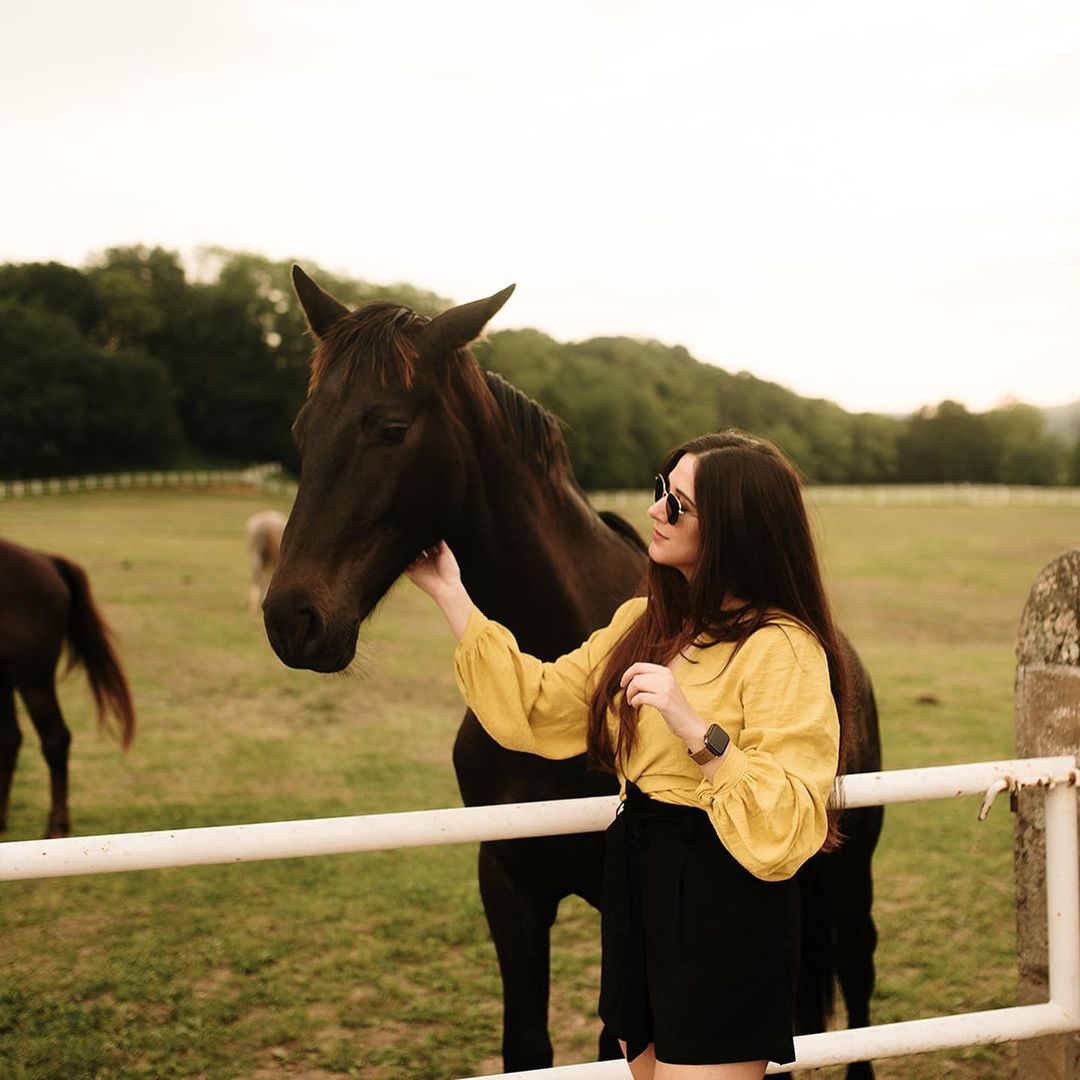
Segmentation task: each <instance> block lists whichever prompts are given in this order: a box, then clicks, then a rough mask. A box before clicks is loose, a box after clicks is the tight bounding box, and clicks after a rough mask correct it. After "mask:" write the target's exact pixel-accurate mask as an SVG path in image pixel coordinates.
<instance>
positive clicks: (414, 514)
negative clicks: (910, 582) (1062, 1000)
mask: <svg viewBox="0 0 1080 1080" xmlns="http://www.w3.org/2000/svg"><path fill="white" fill-rule="evenodd" d="M293 281H294V284H295V287H296V290H297V294H298V296H299V297H300V301H301V303H302V305H303V307H304V310H305V313H306V315H307V318H308V323H309V325H310V327H311V329H312V332H313V334H314V335H315V338H316V348H315V353H314V357H313V361H312V372H311V382H310V391H309V395H308V400H307V402H306V404H305V405H304V407H303V408H302V409H301V411H300V413H299V415H298V416H297V419H296V423H295V425H294V428H293V431H294V435H295V438H296V442H297V446H298V448H299V450H300V456H301V463H302V471H301V477H300V484H299V489H298V492H297V497H296V502H295V504H294V506H293V510H292V513H291V515H290V517H289V524H288V526H287V527H286V530H285V535H284V538H283V541H282V549H281V561H280V563H279V565H278V569H277V571H276V573H275V575H274V578H273V581H272V583H271V586H270V590H269V593H268V594H267V598H266V602H265V604H264V613H265V621H266V629H267V634H268V636H269V639H270V642H271V644H272V645H273V647H274V650H275V651H276V652H277V654H278V655H279V656H280V657H281V659H282V660H283V661H284V662H285V663H286V664H289V665H291V666H293V667H298V668H308V669H311V670H315V671H339V670H341V669H342V668H344V667H345V666H346V665H348V664H349V663H350V661H351V660H352V657H353V656H354V654H355V650H356V643H357V635H358V632H359V628H360V624H361V623H362V622H363V620H364V619H366V618H367V617H368V615H369V614H370V613H371V612H372V610H373V609H374V608H375V606H376V604H377V603H378V602H379V600H380V599H381V598H382V597H383V596H384V595H385V593H386V592H387V590H388V589H389V588H390V586H391V585H392V584H393V582H394V581H395V580H396V579H397V577H398V576H399V575H400V574H401V572H402V571H403V570H404V569H405V567H406V566H407V565H408V564H409V563H410V562H411V561H412V560H413V559H414V558H415V557H416V555H417V554H418V553H419V552H420V551H421V550H422V549H423V548H425V547H428V546H430V545H432V544H434V543H435V542H436V541H438V540H439V539H443V538H445V539H446V540H447V541H448V543H449V544H450V545H451V547H452V548H453V550H454V552H455V554H456V555H457V557H458V561H459V563H460V565H461V570H462V577H463V579H464V581H465V584H466V586H467V587H468V589H469V592H470V593H471V595H472V596H473V598H474V599H475V600H476V602H477V604H478V606H479V607H480V608H481V610H483V611H484V612H485V613H486V614H488V615H490V616H491V617H492V618H495V619H497V620H499V621H500V622H502V623H503V624H504V625H506V626H508V627H509V628H510V629H511V630H512V631H513V633H514V634H515V636H516V637H517V640H518V642H519V643H520V644H521V646H522V648H524V649H525V650H527V651H528V652H530V653H533V654H534V655H536V656H539V657H542V658H545V659H553V658H555V657H557V656H559V655H561V654H562V653H564V652H567V651H568V650H569V649H572V648H573V647H575V646H576V645H578V644H580V642H581V641H583V640H584V639H585V638H586V637H587V636H588V634H589V633H590V632H591V631H592V630H594V629H596V628H597V627H598V626H602V625H604V624H605V623H606V622H607V621H608V619H609V617H610V616H611V614H612V612H613V611H614V610H615V608H616V607H617V606H618V604H619V603H620V602H621V601H622V600H624V599H626V598H627V597H628V596H631V595H632V594H633V593H634V592H635V590H637V589H638V588H640V586H641V585H642V582H643V578H644V569H645V553H644V550H645V549H644V545H643V544H642V542H641V540H640V538H639V537H638V536H637V533H636V532H635V531H634V529H633V528H632V527H631V526H630V525H628V524H627V523H626V522H624V521H622V520H621V519H620V518H618V517H616V516H615V515H612V514H597V513H596V511H595V510H593V508H592V507H591V506H590V504H589V502H588V500H587V498H586V497H585V495H584V493H583V492H582V491H581V489H580V487H579V486H578V484H577V482H576V480H575V479H574V476H573V472H572V470H571V468H570V464H569V461H568V458H567V453H566V447H565V444H564V442H563V439H562V435H561V432H560V430H559V426H558V421H557V420H556V419H555V418H554V417H553V416H551V414H549V413H547V412H546V411H544V410H543V409H542V408H540V407H539V406H538V405H537V404H536V403H535V402H533V401H530V400H529V399H528V398H526V397H525V396H524V395H523V394H521V393H520V392H519V391H517V390H515V389H514V388H513V387H512V386H510V385H509V384H508V383H506V382H505V381H504V380H503V379H501V378H500V377H499V376H498V375H494V374H491V373H489V372H483V371H481V369H480V367H479V366H478V365H477V363H476V361H475V360H474V358H473V357H472V355H471V353H470V352H469V351H468V348H467V347H468V345H469V343H470V342H472V341H473V340H474V339H475V338H476V337H477V336H478V335H479V334H480V333H481V331H482V330H483V328H484V326H485V325H486V323H487V322H488V320H489V319H491V317H492V316H493V315H494V314H495V313H496V312H497V311H498V310H499V308H501V307H502V305H503V304H504V303H505V301H506V300H507V298H508V297H509V295H510V293H511V291H512V287H511V288H509V289H505V290H504V291H503V292H501V293H497V294H496V295H495V296H492V297H489V298H488V299H486V300H479V301H476V302H474V303H471V304H465V305H463V306H461V307H456V308H453V309H451V310H450V311H447V312H444V313H443V314H442V315H440V316H438V317H437V318H435V319H434V320H429V319H427V318H425V317H423V316H420V315H417V314H416V313H415V312H413V311H410V310H409V309H408V308H404V307H398V306H396V305H393V304H386V303H374V304H369V305H367V306H365V307H362V308H360V309H358V310H357V311H355V312H349V310H348V309H347V308H346V307H344V306H343V305H342V304H341V303H339V302H338V301H337V300H335V299H334V298H333V297H331V296H330V295H329V294H327V293H325V292H324V291H323V290H322V289H320V288H319V287H318V286H317V285H316V284H315V283H314V282H313V281H311V279H310V278H308V277H307V275H305V274H304V273H303V271H301V270H300V268H299V267H295V268H294V270H293ZM870 703H871V706H872V699H870ZM863 719H864V722H865V723H866V724H867V725H869V726H871V727H872V730H873V731H874V732H875V740H876V714H874V713H873V711H872V708H871V711H870V712H869V713H868V714H867V715H865V716H864V718H863ZM864 745H865V744H864ZM454 767H455V770H456V773H457V778H458V784H459V786H460V789H461V794H462V798H463V800H464V802H465V804H466V805H470V806H472V805H483V804H490V803H501V802H519V801H530V800H540V799H559V798H575V797H583V796H589V795H600V794H608V793H611V792H613V791H615V790H616V784H615V781H614V780H613V778H611V777H609V776H606V775H603V774H599V773H595V772H589V771H587V770H586V768H585V763H584V759H583V758H576V759H573V760H570V761H546V760H544V759H541V758H537V757H533V756H531V755H528V754H520V753H516V752H513V751H509V750H504V749H503V748H502V747H500V746H499V745H498V744H497V743H495V742H494V741H493V740H492V739H491V738H489V736H488V735H487V734H486V733H485V732H484V731H483V729H482V728H481V727H480V725H479V724H478V723H477V721H476V719H475V717H474V716H473V715H472V714H471V713H466V715H465V718H464V720H463V721H462V724H461V728H460V730H459V732H458V737H457V741H456V743H455V746H454ZM849 831H852V830H851V829H850V826H849ZM872 846H873V845H872V843H871V844H870V848H871V849H872ZM601 859H602V846H601V837H600V835H598V834H593V835H580V836H567V837H557V838H550V839H530V840H515V841H504V842H500V843H487V844H481V845H480V862H479V874H480V890H481V896H482V898H483V903H484V910H485V912H486V914H487V918H488V923H489V925H490V928H491V933H492V938H493V940H494V942H495V947H496V951H497V953H498V957H499V963H500V967H501V970H502V976H503V1003H504V1017H503V1019H504V1023H503V1058H504V1062H505V1066H506V1068H507V1070H511V1071H517V1070H526V1069H536V1068H543V1067H546V1066H549V1065H550V1064H551V1060H552V1051H551V1043H550V1040H549V1038H548V1033H547V1006H548V953H549V931H550V927H551V925H552V923H553V921H554V919H555V915H556V912H557V909H558V905H559V902H560V901H561V900H562V899H563V897H565V896H568V895H570V894H572V893H573V894H577V895H578V896H581V897H583V898H584V899H585V900H586V901H588V902H589V903H591V904H593V905H596V906H599V905H600V903H601V899H602V897H601V877H602V872H601ZM849 861H851V862H852V863H854V864H856V866H857V870H858V872H859V873H861V874H862V875H863V876H864V877H865V879H866V886H865V889H863V890H862V892H861V893H860V894H859V895H860V900H859V903H856V904H855V905H853V906H854V907H858V906H859V904H861V903H862V898H865V902H866V911H865V914H864V915H863V916H861V920H862V922H863V923H864V924H868V923H869V907H868V903H869V852H868V851H867V852H866V853H865V855H864V856H860V857H852V858H850V859H849ZM833 865H837V866H840V865H841V864H840V863H839V862H835V863H834V864H833ZM807 891H808V895H811V896H813V897H814V898H816V899H817V900H823V899H824V897H825V895H826V891H827V890H826V888H825V887H824V886H822V887H821V888H815V889H810V890H807ZM841 891H843V892H845V895H848V894H849V893H850V890H847V889H845V888H841ZM849 906H852V905H849ZM848 917H849V918H850V919H853V920H854V918H855V913H854V911H853V910H852V911H849V912H848ZM821 922H822V917H821V916H818V917H817V923H819V924H820V923H821ZM872 931H873V928H872V924H870V938H869V939H868V940H869V942H870V944H869V951H868V952H866V953H865V954H864V955H863V957H862V958H861V959H860V966H861V968H862V972H861V975H860V980H861V981H862V983H864V984H865V1000H866V1001H867V1002H868V1001H869V992H870V986H871V985H872V979H873V967H872V953H873V946H872ZM829 933H830V932H828V931H827V932H826V933H824V934H823V935H822V937H821V940H820V941H819V942H818V945H819V946H820V948H819V949H818V950H817V956H816V958H815V963H816V964H817V967H815V968H814V970H813V971H812V972H810V974H811V976H812V977H813V978H815V979H816V980H817V984H818V987H819V989H818V990H817V992H816V993H814V994H810V995H808V1000H811V1001H816V1002H817V1006H816V1008H817V1009H818V1012H819V1013H821V1016H820V1020H818V1019H817V1018H816V1017H815V1016H809V1015H808V1016H807V1018H806V1019H805V1021H804V1026H806V1027H807V1029H808V1030H809V1028H810V1027H811V1026H812V1025H813V1024H814V1023H818V1024H819V1029H820V1025H822V1024H823V1023H824V1009H825V1001H824V997H823V994H822V990H821V987H824V986H825V985H826V984H827V986H828V987H831V985H832V968H831V967H828V966H825V965H826V964H827V960H828V956H829V951H828V949H827V948H826V946H827V944H828V938H829ZM860 980H855V981H860ZM846 989H847V987H846V986H845V991H846ZM849 1008H851V1006H849ZM852 1011H853V1013H854V1014H855V1015H856V1016H857V1014H858V1006H856V1007H855V1008H854V1009H853V1010H852ZM600 1053H601V1055H602V1056H603V1057H617V1056H619V1052H618V1047H617V1045H616V1044H615V1042H614V1041H613V1040H612V1039H611V1038H610V1037H609V1036H608V1035H607V1034H606V1033H603V1034H602V1035H601V1043H600Z"/></svg>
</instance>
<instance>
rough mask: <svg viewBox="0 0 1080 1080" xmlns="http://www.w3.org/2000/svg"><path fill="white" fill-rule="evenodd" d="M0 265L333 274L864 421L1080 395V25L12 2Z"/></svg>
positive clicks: (935, 13) (2, 45) (748, 7)
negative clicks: (132, 256)
mask: <svg viewBox="0 0 1080 1080" xmlns="http://www.w3.org/2000/svg"><path fill="white" fill-rule="evenodd" d="M0 5H2V6H0V11H2V15H3V19H2V23H0V25H2V28H3V29H2V31H0V94H2V100H3V102H4V105H3V109H2V111H0V147H2V148H3V165H2V166H0V207H2V210H0V221H2V223H3V224H2V227H0V262H22V261H31V260H47V259H58V260H61V261H63V262H67V263H70V264H74V265H82V264H83V262H84V261H85V260H86V259H87V258H88V257H89V256H91V255H92V254H93V253H94V252H95V251H100V250H101V249H103V248H105V247H109V246H115V245H120V244H131V243H146V244H161V245H164V246H166V247H169V248H172V249H179V250H181V251H182V252H184V253H186V254H187V253H193V252H194V251H195V249H196V248H197V247H198V246H200V245H204V244H221V245H224V246H226V247H230V248H236V249H242V250H249V251H256V252H260V253H263V254H266V255H269V256H271V257H273V258H284V257H296V258H299V259H301V260H303V259H309V260H315V261H317V262H318V263H320V264H322V265H324V266H327V267H329V268H331V269H334V270H338V271H341V272H344V273H347V274H350V275H353V276H356V277H360V278H364V279H366V280H369V281H373V282H378V283H390V282H394V281H408V282H410V283H412V284H415V285H417V286H419V287H421V288H427V289H431V290H433V291H435V292H438V293H440V294H442V295H444V296H448V297H451V298H452V299H454V300H456V301H465V300H471V299H475V298H477V297H479V296H485V295H488V294H490V293H492V292H495V291H496V290H497V289H500V288H502V287H503V286H504V285H506V284H508V283H509V282H511V281H516V282H517V284H518V289H517V292H516V293H515V294H514V297H513V299H512V300H511V301H510V303H509V304H508V306H507V307H506V308H504V309H503V311H502V312H501V313H500V314H499V316H497V319H496V321H495V323H494V324H493V328H494V329H501V328H506V327H516V326H534V327H537V328H539V329H542V330H544V331H546V332H548V333H549V334H551V335H553V336H554V337H556V338H559V339H560V340H577V339H581V338H584V337H589V336H594V335H598V334H629V335H636V336H641V337H649V338H656V339H658V340H660V341H663V342H666V343H668V344H683V345H685V346H686V347H687V348H688V349H690V351H691V352H692V353H693V354H694V355H695V356H696V357H698V358H699V359H702V360H708V361H711V362H713V363H716V364H719V365H720V366H722V367H724V368H726V369H728V370H731V371H739V370H747V371H750V372H752V373H753V374H755V375H758V376H760V377H762V378H766V379H772V380H775V381H777V382H780V383H783V384H784V385H786V386H790V387H791V388H793V389H795V390H796V391H798V392H799V393H801V394H806V395H811V396H820V397H826V398H830V399H832V400H834V401H837V402H839V403H840V404H841V405H843V406H844V407H845V408H848V409H852V410H873V411H888V412H907V411H911V410H913V409H916V408H918V407H919V406H921V405H923V404H926V403H936V402H938V401H940V400H942V399H944V398H946V397H950V398H953V399H955V400H959V401H962V402H964V403H965V404H967V405H968V407H969V408H972V409H976V410H982V409H986V408H990V407H992V406H993V405H995V404H997V403H998V402H1000V401H1001V400H1002V399H1004V398H1005V397H1007V396H1010V395H1011V396H1014V397H1017V398H1020V399H1022V400H1024V401H1029V402H1031V403H1033V404H1039V405H1055V404H1063V403H1065V402H1068V401H1073V400H1076V399H1080V5H1077V4H1075V3H1074V2H1071V0H1070V2H1062V3H1053V2H1049V0H1025V2H1023V3H1020V2H1015V3H995V2H992V0H980V2H971V3H966V2H952V0H905V2H904V3H891V4H882V3H866V2H865V0H850V2H847V0H836V2H825V3H815V2H813V0H795V2H790V3H784V2H772V0H755V2H751V0H730V2H724V0H711V2H706V3H700V4H698V3H679V2H673V0H668V2H664V3H651V2H645V0H611V2H600V0H592V2H565V3H564V2H560V0H544V2H543V3H540V2H536V3H515V2H512V0H491V2H487V0H457V2H455V3H448V2H445V0H442V2H439V0H394V2H390V3H387V2H380V3H369V2H349V0H279V2H276V3H275V2H267V0H259V2H256V0H205V2H199V0H196V2H190V0H189V2H184V0H171V2H169V3H157V2H151V0H133V2H127V0H94V2H93V3H86V2H85V0H71V2H59V0H33V2H32V3H31V2H23V0H0Z"/></svg>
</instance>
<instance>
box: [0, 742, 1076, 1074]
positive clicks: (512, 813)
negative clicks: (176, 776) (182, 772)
mask: <svg viewBox="0 0 1080 1080" xmlns="http://www.w3.org/2000/svg"><path fill="white" fill-rule="evenodd" d="M1076 781H1077V765H1076V759H1075V758H1073V757H1066V756H1063V757H1047V758H1028V759H1022V760H1015V761H992V762H980V763H977V764H971V765H946V766H938V767H935V768H925V769H903V770H894V771H891V772H881V773H864V774H860V775H854V776H848V777H844V778H843V779H842V780H840V781H838V784H837V786H838V789H839V793H840V795H841V796H842V798H843V804H844V805H845V806H848V807H852V808H854V807H858V806H876V805H880V804H885V803H899V802H915V801H919V800H923V799H946V798H953V797H957V796H971V795H978V796H983V805H982V809H981V811H980V813H979V817H980V818H982V817H985V815H986V813H987V811H988V810H989V808H990V805H991V803H992V801H993V799H994V797H995V796H996V795H998V794H1000V793H1002V792H1004V791H1009V792H1015V791H1017V790H1019V789H1020V788H1033V789H1036V790H1041V791H1043V792H1044V793H1045V797H1046V805H1045V811H1046V814H1045V821H1046V891H1047V913H1048V914H1047V919H1048V946H1049V948H1048V956H1049V964H1050V973H1049V985H1050V999H1049V1000H1048V1001H1046V1002H1044V1003H1042V1004H1036V1005H1024V1006H1018V1007H1013V1008H1004V1009H991V1010H986V1011H983V1012H975V1013H963V1014H960V1015H955V1016H937V1017H931V1018H928V1019H923V1020H908V1021H904V1022H901V1023H894V1024H878V1025H875V1026H873V1027H866V1028H854V1029H851V1030H848V1031H829V1032H824V1033H822V1034H818V1035H800V1036H798V1037H796V1039H795V1051H796V1055H797V1058H796V1062H795V1067H796V1068H798V1069H812V1068H820V1067H823V1066H826V1065H838V1064H843V1063H844V1062H849V1061H862V1060H867V1059H873V1058H883V1057H898V1056H901V1055H905V1054H916V1053H925V1052H928V1051H932V1050H944V1049H948V1048H950V1047H955V1046H975V1045H980V1044H987V1043H1001V1042H1008V1041H1011V1040H1014V1039H1029V1038H1034V1037H1036V1036H1039V1035H1052V1034H1061V1033H1065V1032H1071V1031H1077V1030H1080V877H1078V874H1077V866H1078V856H1077V817H1076V809H1077V796H1076ZM616 803H617V799H616V798H614V797H610V796H609V797H602V798H593V799H568V800H563V801H559V802H536V803H517V804H513V805H508V806H484V807H479V806H476V807H464V808H459V809H448V810H428V811H416V812H412V813H404V814H379V815H374V816H368V817H344V818H325V819H322V820H312V821H278V822H267V823H262V824H256V825H224V826H218V827H214V828H202V829H178V830H175V831H165V832H146V833H120V834H116V835H112V836H80V837H69V838H66V839H61V840H23V841H12V842H8V843H0V881H2V880H15V879H20V878H23V879H25V878H45V877H70V876H73V875H78V874H94V873H113V872H121V871H127V870H145V869H151V868H161V867H169V866H201V865H213V864H221V863H238V862H248V861H256V860H262V859H281V858H292V857H296V856H304V855H331V854H342V853H345V852H358V851H381V850H387V849H390V848H398V847H417V846H421V845H428V844H456V843H464V842H470V841H477V840H507V839H512V838H516V837H522V836H554V835H560V834H565V833H572V832H587V831H597V830H600V829H603V828H605V827H606V826H607V825H608V824H609V822H610V821H611V819H612V816H613V815H614V813H615V809H616ZM57 1036H58V1037H62V1036H61V1033H60V1032H57ZM778 1071H780V1069H779V1068H778V1067H775V1066H770V1072H778ZM629 1075H630V1074H629V1070H628V1069H627V1067H626V1064H625V1063H624V1062H621V1061H602V1062H591V1063H588V1064H582V1065H567V1066H560V1067H557V1068H554V1069H543V1070H536V1071H532V1072H528V1073H507V1074H502V1076H501V1078H500V1080H511V1078H518V1080H541V1078H545V1080H556V1078H560V1080H627V1078H628V1077H629ZM473 1080H496V1078H495V1077H486V1078H473Z"/></svg>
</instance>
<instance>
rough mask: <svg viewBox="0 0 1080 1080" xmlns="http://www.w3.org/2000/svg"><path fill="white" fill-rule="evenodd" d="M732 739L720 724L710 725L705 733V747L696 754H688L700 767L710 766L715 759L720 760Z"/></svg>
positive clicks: (691, 752)
mask: <svg viewBox="0 0 1080 1080" xmlns="http://www.w3.org/2000/svg"><path fill="white" fill-rule="evenodd" d="M729 742H731V739H730V738H729V737H728V733H727V732H726V731H725V730H724V729H723V728H722V727H721V726H720V725H719V724H710V725H709V730H708V731H706V732H705V745H704V746H703V747H702V748H701V749H700V750H699V751H698V752H697V753H696V754H695V753H694V752H693V751H692V750H687V751H686V752H687V753H688V754H689V755H690V760H691V761H694V762H696V763H697V764H698V765H708V763H709V762H710V761H712V760H713V758H718V757H720V755H721V754H722V753H723V752H724V751H725V750H726V749H727V748H728V743H729Z"/></svg>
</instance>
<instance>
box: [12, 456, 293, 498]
mask: <svg viewBox="0 0 1080 1080" xmlns="http://www.w3.org/2000/svg"><path fill="white" fill-rule="evenodd" d="M280 472H281V466H280V465H274V464H267V465H249V466H248V467H247V468H245V469H178V470H173V471H170V472H164V471H160V470H153V469H147V470H142V471H140V472H127V473H93V474H91V475H88V476H54V477H50V478H46V479H41V480H0V502H2V501H3V500H4V499H27V498H34V497H36V496H41V495H67V494H71V493H74V492H79V491H123V490H128V489H133V488H169V487H220V486H222V485H228V484H242V485H244V486H245V487H266V486H268V485H272V484H274V482H275V481H277V482H278V483H281V482H282V481H280V480H279V478H278V477H277V474H278V473H280ZM294 488H295V485H294Z"/></svg>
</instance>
